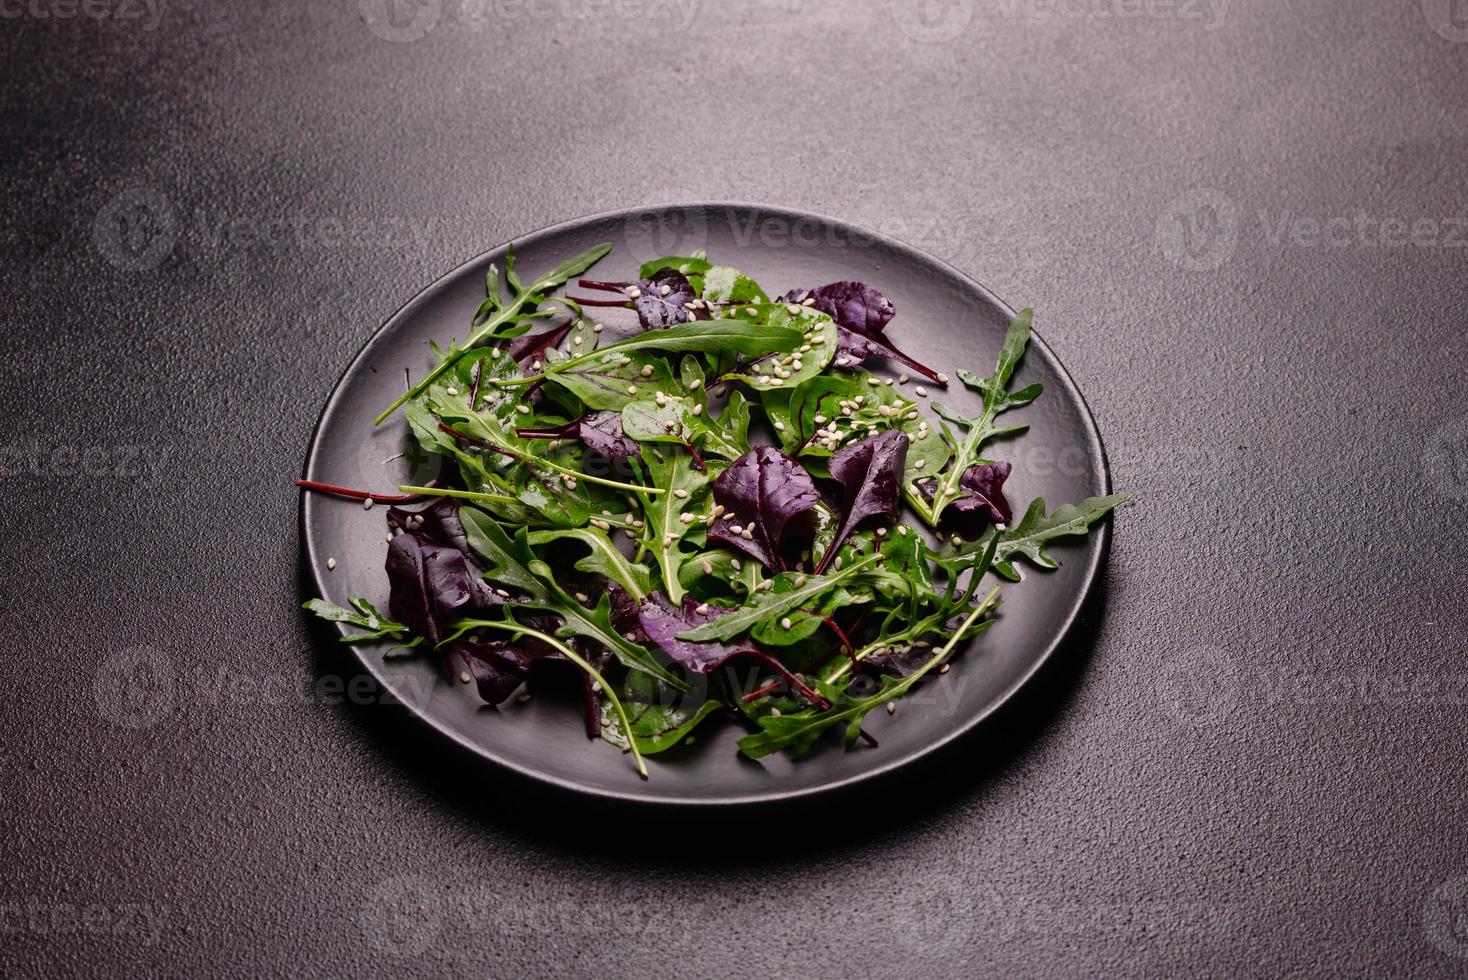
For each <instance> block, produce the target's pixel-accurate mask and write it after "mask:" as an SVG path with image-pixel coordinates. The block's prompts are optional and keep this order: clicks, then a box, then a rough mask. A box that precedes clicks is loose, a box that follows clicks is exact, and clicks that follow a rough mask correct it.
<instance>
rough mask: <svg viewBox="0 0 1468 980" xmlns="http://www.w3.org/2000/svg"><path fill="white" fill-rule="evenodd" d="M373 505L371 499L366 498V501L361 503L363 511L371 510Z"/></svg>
mask: <svg viewBox="0 0 1468 980" xmlns="http://www.w3.org/2000/svg"><path fill="white" fill-rule="evenodd" d="M373 503H374V501H373V500H372V498H371V497H368V498H367V499H366V500H364V501H362V509H363V510H371V509H372V504H373Z"/></svg>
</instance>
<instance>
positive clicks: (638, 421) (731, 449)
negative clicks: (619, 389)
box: [622, 395, 748, 459]
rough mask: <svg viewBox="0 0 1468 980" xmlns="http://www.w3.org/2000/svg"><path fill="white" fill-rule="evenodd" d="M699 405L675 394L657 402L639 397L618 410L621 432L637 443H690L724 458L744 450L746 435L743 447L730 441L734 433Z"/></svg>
mask: <svg viewBox="0 0 1468 980" xmlns="http://www.w3.org/2000/svg"><path fill="white" fill-rule="evenodd" d="M703 405H704V403H703V401H702V400H701V399H700V400H698V401H693V400H692V399H690V398H685V397H683V396H679V395H674V396H670V397H665V398H664V399H663V401H662V403H661V404H659V403H658V402H655V401H653V400H652V399H644V398H639V399H637V400H636V401H632V402H628V403H627V405H626V406H625V407H624V408H623V409H622V431H623V432H625V433H626V434H627V436H628V438H631V439H636V440H637V441H638V442H661V443H674V444H678V445H684V446H687V445H690V444H692V445H696V446H698V447H699V448H701V449H704V450H707V451H709V452H714V453H717V454H718V455H720V456H723V457H724V458H726V459H735V458H737V457H738V456H740V455H742V454H743V453H745V452H748V446H747V442H748V437H747V436H746V437H745V440H744V441H745V443H746V445H745V446H744V447H743V448H741V446H740V445H739V444H738V443H737V442H734V441H731V437H732V436H734V433H731V432H729V431H727V430H726V429H725V428H724V427H723V426H722V425H720V424H719V421H716V420H712V419H710V418H709V417H708V414H707V413H706V412H705V411H704V410H703ZM695 413H696V414H695ZM746 419H747V416H746ZM747 424H748V423H747V421H746V426H747Z"/></svg>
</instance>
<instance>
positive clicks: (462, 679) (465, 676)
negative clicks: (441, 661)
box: [459, 670, 474, 684]
mask: <svg viewBox="0 0 1468 980" xmlns="http://www.w3.org/2000/svg"><path fill="white" fill-rule="evenodd" d="M473 679H474V678H473V677H471V676H469V672H468V671H467V670H461V671H459V683H460V684H467V683H469V682H470V681H472V680H473Z"/></svg>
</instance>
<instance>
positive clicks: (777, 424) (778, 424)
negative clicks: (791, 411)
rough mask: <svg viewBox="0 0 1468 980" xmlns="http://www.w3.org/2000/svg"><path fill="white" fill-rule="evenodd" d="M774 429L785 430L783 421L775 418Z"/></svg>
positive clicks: (777, 430)
mask: <svg viewBox="0 0 1468 980" xmlns="http://www.w3.org/2000/svg"><path fill="white" fill-rule="evenodd" d="M775 431H776V432H784V431H785V423H784V422H781V421H779V420H778V419H777V420H776V421H775Z"/></svg>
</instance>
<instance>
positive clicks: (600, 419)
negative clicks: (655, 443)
mask: <svg viewBox="0 0 1468 980" xmlns="http://www.w3.org/2000/svg"><path fill="white" fill-rule="evenodd" d="M515 434H516V435H518V436H519V437H520V438H521V439H565V438H568V437H574V438H577V439H580V440H581V442H582V443H584V444H585V446H586V448H587V449H590V450H592V451H593V452H598V453H601V454H602V455H603V456H605V457H606V458H607V459H609V460H612V461H613V462H617V461H620V460H626V459H631V458H632V457H633V456H636V455H637V454H638V453H639V452H640V451H641V449H640V447H639V446H638V445H637V443H636V442H635V441H633V440H632V439H629V438H627V436H626V435H625V434H623V432H622V415H621V413H620V412H592V413H591V414H590V415H583V416H581V418H579V419H573V420H572V421H570V422H567V423H566V424H565V425H563V426H560V427H559V428H553V429H516V430H515Z"/></svg>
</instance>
